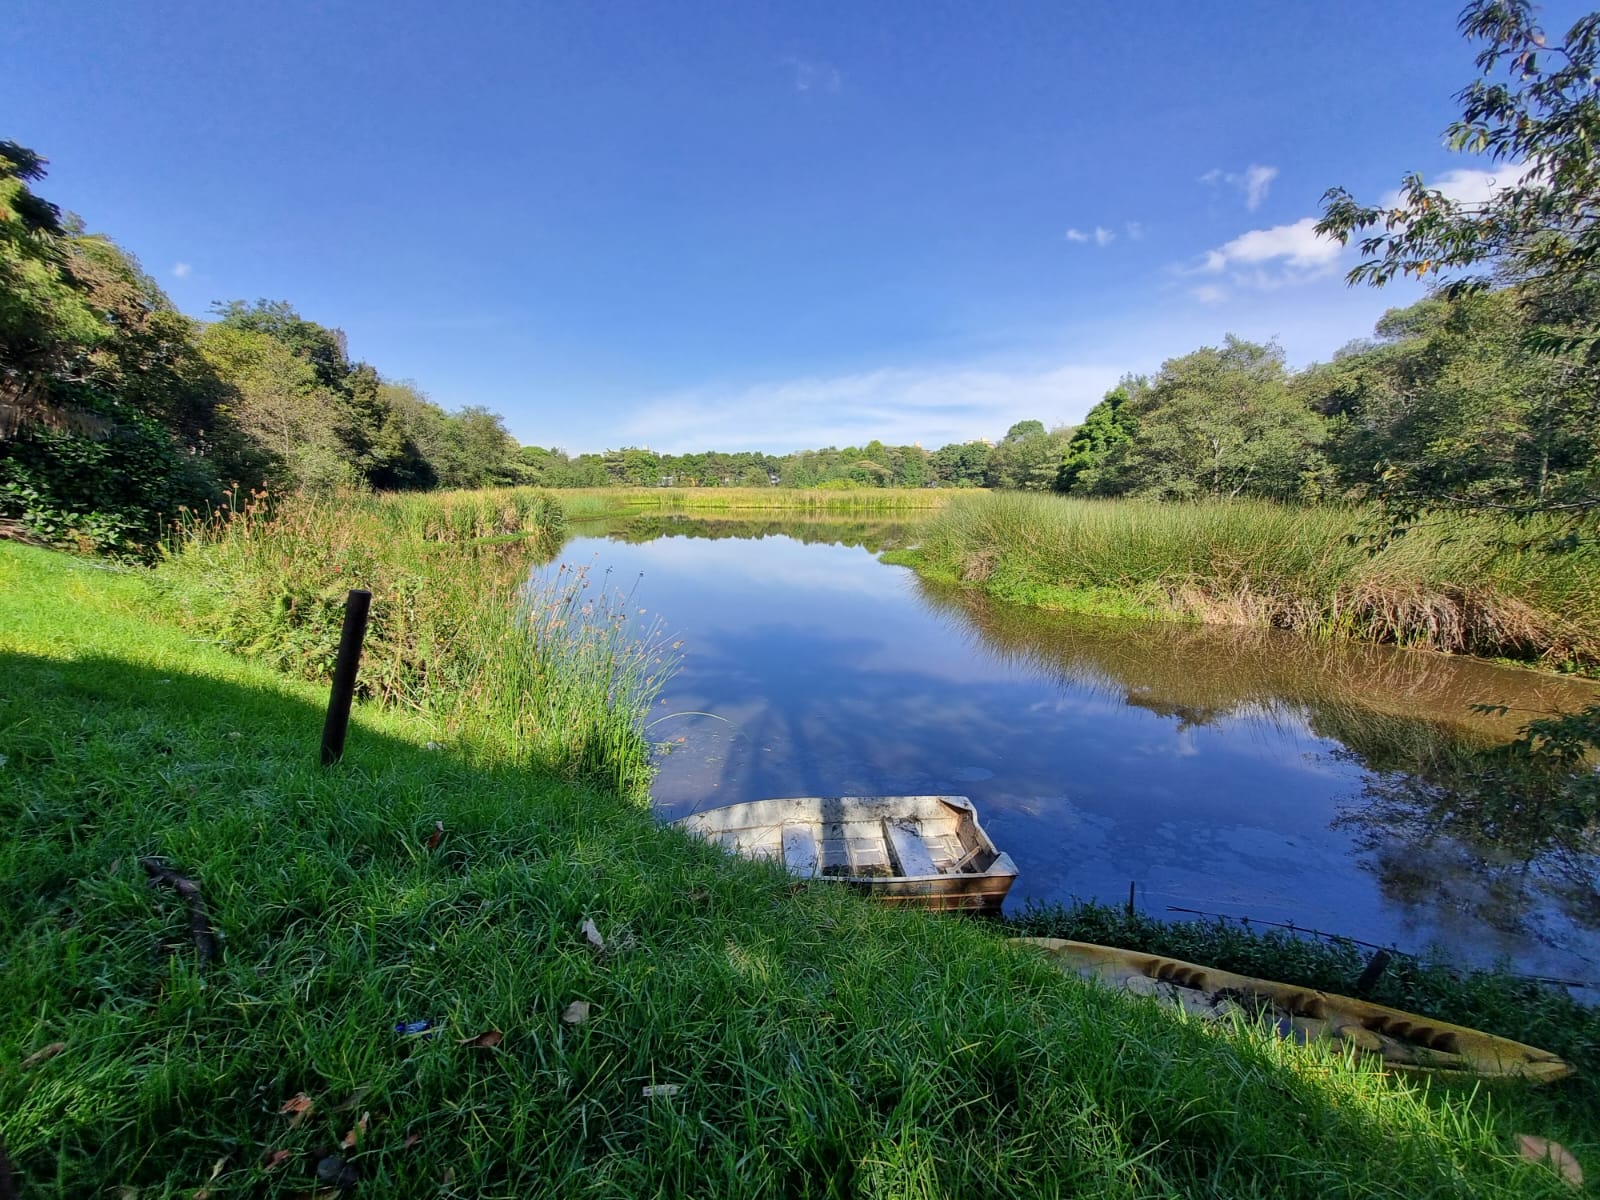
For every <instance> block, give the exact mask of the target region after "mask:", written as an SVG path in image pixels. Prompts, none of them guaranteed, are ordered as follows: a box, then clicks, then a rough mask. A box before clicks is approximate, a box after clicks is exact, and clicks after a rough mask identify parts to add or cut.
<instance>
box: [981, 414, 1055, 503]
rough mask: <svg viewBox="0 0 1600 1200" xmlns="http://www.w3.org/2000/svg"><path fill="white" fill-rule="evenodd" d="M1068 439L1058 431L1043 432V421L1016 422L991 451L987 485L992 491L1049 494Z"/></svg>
mask: <svg viewBox="0 0 1600 1200" xmlns="http://www.w3.org/2000/svg"><path fill="white" fill-rule="evenodd" d="M1068 436H1069V434H1068V433H1067V431H1064V430H1060V429H1058V430H1056V431H1054V432H1053V433H1047V432H1045V427H1044V422H1043V421H1018V422H1017V423H1016V424H1015V425H1013V426H1012V427H1011V428H1010V429H1008V430H1007V431H1006V436H1005V437H1004V438H1002V439H1001V440H1000V444H999V445H997V446H995V447H994V449H993V450H991V451H990V453H989V459H988V463H987V474H986V482H987V483H988V485H989V486H990V487H994V488H1009V489H1014V490H1022V491H1032V492H1042V491H1049V490H1050V489H1051V488H1052V487H1054V486H1055V481H1056V467H1057V465H1058V464H1059V463H1060V462H1061V455H1062V453H1063V452H1064V450H1065V449H1066V444H1067V440H1068Z"/></svg>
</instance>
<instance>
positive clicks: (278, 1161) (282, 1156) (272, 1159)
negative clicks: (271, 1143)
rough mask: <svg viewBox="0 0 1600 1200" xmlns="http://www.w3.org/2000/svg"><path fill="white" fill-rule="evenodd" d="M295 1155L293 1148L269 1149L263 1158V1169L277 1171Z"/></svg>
mask: <svg viewBox="0 0 1600 1200" xmlns="http://www.w3.org/2000/svg"><path fill="white" fill-rule="evenodd" d="M293 1157H294V1151H293V1150H269V1151H267V1153H266V1154H265V1155H263V1156H262V1158H261V1169H262V1170H263V1171H276V1170H277V1169H278V1168H279V1167H281V1166H283V1164H284V1163H286V1162H288V1161H289V1160H290V1159H291V1158H293Z"/></svg>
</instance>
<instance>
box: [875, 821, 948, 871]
mask: <svg viewBox="0 0 1600 1200" xmlns="http://www.w3.org/2000/svg"><path fill="white" fill-rule="evenodd" d="M883 837H884V840H885V841H886V842H888V843H889V851H890V853H891V854H893V855H894V859H895V863H896V865H897V866H898V868H899V871H900V874H902V875H937V874H938V873H939V868H938V867H936V866H934V863H933V855H931V854H929V853H928V847H927V846H925V845H923V842H922V835H921V833H920V832H919V831H918V830H917V827H916V826H915V825H912V824H911V823H910V822H909V821H897V820H894V819H893V818H889V817H885V818H884V821H883Z"/></svg>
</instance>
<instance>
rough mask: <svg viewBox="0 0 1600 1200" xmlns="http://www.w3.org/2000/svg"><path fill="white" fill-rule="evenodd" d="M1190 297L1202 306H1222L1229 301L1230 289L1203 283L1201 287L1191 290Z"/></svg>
mask: <svg viewBox="0 0 1600 1200" xmlns="http://www.w3.org/2000/svg"><path fill="white" fill-rule="evenodd" d="M1189 295H1191V296H1193V297H1194V298H1195V299H1196V300H1198V301H1200V303H1201V304H1222V303H1223V302H1225V301H1226V300H1227V299H1228V289H1227V288H1224V287H1218V286H1217V285H1216V284H1214V283H1202V284H1201V285H1200V286H1199V287H1195V288H1190V289H1189Z"/></svg>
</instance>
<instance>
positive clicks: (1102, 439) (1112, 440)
mask: <svg viewBox="0 0 1600 1200" xmlns="http://www.w3.org/2000/svg"><path fill="white" fill-rule="evenodd" d="M1143 386H1144V380H1143V379H1142V378H1129V379H1124V380H1123V381H1122V382H1121V383H1119V384H1117V386H1116V387H1114V388H1112V389H1111V390H1110V391H1109V392H1107V393H1106V394H1105V398H1104V399H1103V400H1101V401H1100V403H1099V404H1096V405H1095V406H1094V407H1093V408H1091V409H1090V410H1089V412H1088V415H1086V416H1085V417H1084V418H1083V424H1082V425H1080V426H1079V427H1078V429H1077V431H1076V432H1075V433H1073V435H1072V439H1071V440H1070V441H1069V442H1068V443H1067V448H1066V451H1065V452H1064V453H1063V454H1062V456H1061V464H1060V466H1059V467H1058V468H1057V470H1056V481H1055V488H1056V491H1058V492H1078V493H1083V494H1093V492H1094V490H1095V487H1096V484H1097V482H1098V477H1097V473H1098V471H1099V469H1100V468H1101V467H1103V466H1104V465H1105V464H1106V463H1107V462H1108V461H1109V460H1110V458H1111V456H1112V454H1113V453H1114V452H1115V451H1116V449H1117V448H1118V447H1119V446H1121V445H1122V444H1123V443H1124V442H1126V441H1128V440H1129V439H1130V438H1131V437H1132V436H1133V431H1134V428H1135V427H1136V422H1135V421H1134V419H1133V414H1132V412H1131V411H1130V410H1129V407H1128V400H1129V396H1130V391H1129V389H1130V388H1142V387H1143Z"/></svg>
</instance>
